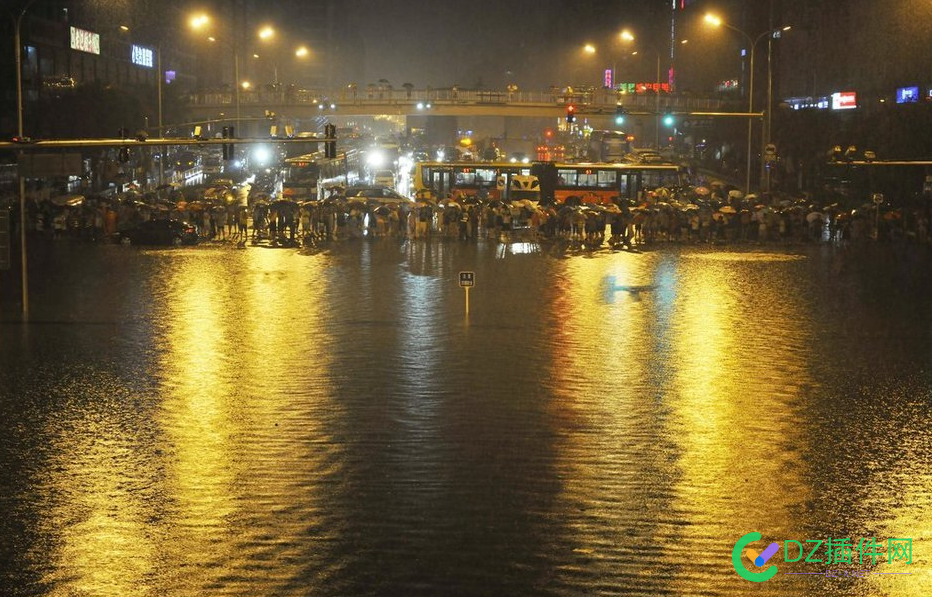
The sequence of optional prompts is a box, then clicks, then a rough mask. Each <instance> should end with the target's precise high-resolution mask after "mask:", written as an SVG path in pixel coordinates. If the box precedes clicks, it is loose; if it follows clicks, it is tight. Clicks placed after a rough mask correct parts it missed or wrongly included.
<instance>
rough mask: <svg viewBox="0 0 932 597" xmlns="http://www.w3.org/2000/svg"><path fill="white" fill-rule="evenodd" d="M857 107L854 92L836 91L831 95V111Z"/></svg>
mask: <svg viewBox="0 0 932 597" xmlns="http://www.w3.org/2000/svg"><path fill="white" fill-rule="evenodd" d="M857 107H858V94H857V93H855V92H854V91H837V92H835V93H833V94H832V110H851V109H853V108H857Z"/></svg>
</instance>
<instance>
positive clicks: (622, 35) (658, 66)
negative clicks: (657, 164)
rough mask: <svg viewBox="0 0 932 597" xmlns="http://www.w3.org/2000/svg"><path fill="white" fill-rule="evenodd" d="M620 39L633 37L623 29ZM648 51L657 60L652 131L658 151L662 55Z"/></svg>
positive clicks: (683, 42) (654, 51)
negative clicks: (654, 113) (653, 131)
mask: <svg viewBox="0 0 932 597" xmlns="http://www.w3.org/2000/svg"><path fill="white" fill-rule="evenodd" d="M621 39H622V40H624V41H634V35H632V34H631V32H629V31H628V30H627V29H625V30H623V31H622V32H621ZM688 41H689V40H688V39H684V40H681V41H680V43H681V44H685V43H687V42H688ZM648 49H649V50H650V52H651V53H652V54H654V56H655V57H656V58H657V76H656V79H655V80H656V87H655V88H654V92H655V93H656V94H657V106H656V112H657V114H656V116H655V118H654V125H655V126H654V130H655V132H656V135H655V138H654V144H655V146H656V147H657V149H658V150H659V149H660V62H661V55H662V54H661V52H660V50H658V49H657V48H655V47H651V48H648ZM637 54H638V51H637V50H635V51H634V52H631V55H632V56H635V55H637Z"/></svg>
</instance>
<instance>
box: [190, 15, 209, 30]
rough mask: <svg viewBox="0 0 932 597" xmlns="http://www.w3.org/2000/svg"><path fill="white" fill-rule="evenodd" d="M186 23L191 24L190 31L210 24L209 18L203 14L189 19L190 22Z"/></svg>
mask: <svg viewBox="0 0 932 597" xmlns="http://www.w3.org/2000/svg"><path fill="white" fill-rule="evenodd" d="M188 22H189V23H190V24H191V28H192V29H200V28H201V27H204V26H205V25H207V23H209V22H210V17H208V16H207V15H205V14H199V15H195V16H193V17H191V20H190V21H188Z"/></svg>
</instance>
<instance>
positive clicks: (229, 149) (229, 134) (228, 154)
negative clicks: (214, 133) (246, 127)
mask: <svg viewBox="0 0 932 597" xmlns="http://www.w3.org/2000/svg"><path fill="white" fill-rule="evenodd" d="M234 137H236V127H232V126H225V127H223V138H224V139H233V138H234ZM235 151H236V148H235V147H234V146H233V144H232V143H224V144H223V159H224V160H227V161H229V160H232V159H233V156H234V152H235Z"/></svg>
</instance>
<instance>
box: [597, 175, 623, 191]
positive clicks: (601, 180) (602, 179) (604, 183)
mask: <svg viewBox="0 0 932 597" xmlns="http://www.w3.org/2000/svg"><path fill="white" fill-rule="evenodd" d="M617 180H618V173H617V172H615V171H614V170H599V171H598V185H599V188H602V189H614V188H616V186H617Z"/></svg>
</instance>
